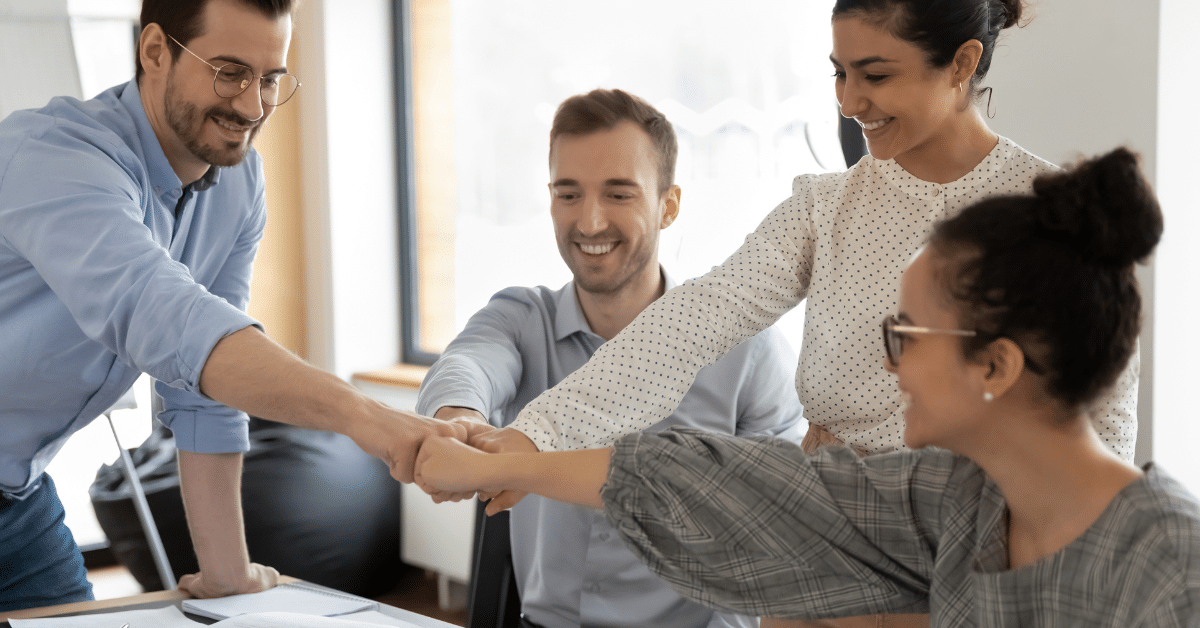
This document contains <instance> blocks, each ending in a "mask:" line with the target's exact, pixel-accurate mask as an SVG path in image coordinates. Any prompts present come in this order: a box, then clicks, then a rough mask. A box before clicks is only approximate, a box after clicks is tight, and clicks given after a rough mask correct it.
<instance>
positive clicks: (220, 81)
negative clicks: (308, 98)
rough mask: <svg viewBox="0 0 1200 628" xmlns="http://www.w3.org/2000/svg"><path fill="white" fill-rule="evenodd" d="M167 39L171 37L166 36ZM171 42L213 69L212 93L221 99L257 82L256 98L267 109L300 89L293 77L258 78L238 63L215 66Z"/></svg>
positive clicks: (174, 40)
mask: <svg viewBox="0 0 1200 628" xmlns="http://www.w3.org/2000/svg"><path fill="white" fill-rule="evenodd" d="M167 37H171V36H170V35H167ZM171 41H173V42H175V43H176V44H178V45H179V47H180V48H183V49H184V50H187V52H188V54H190V55H192V56H193V57H196V58H197V59H200V62H201V63H203V64H204V65H207V66H208V67H210V68H212V69H213V72H215V73H216V75H215V76H214V77H213V91H214V92H216V93H217V95H218V96H220V97H221V98H233V97H234V96H237V95H238V94H240V93H242V92H244V91H246V88H247V87H250V84H251V83H253V82H255V81H257V82H258V97H259V98H260V99H261V100H262V103H263V104H264V105H266V106H268V107H278V106H279V105H282V104H283V103H285V102H287V101H288V99H290V98H291V97H292V95H293V94H295V93H296V89H297V88H299V87H300V81H299V79H297V78H296V77H295V76H293V75H291V74H286V73H278V74H270V75H267V76H258V75H256V74H255V73H254V70H251V69H250V68H248V67H246V66H244V65H242V64H240V63H226V64H225V65H221V66H216V65H213V64H211V63H209V62H207V61H205V60H204V59H203V58H201V57H200V55H198V54H196V53H194V52H192V51H191V50H188V47H187V46H185V45H183V44H180V43H179V40H178V39H175V38H174V37H171Z"/></svg>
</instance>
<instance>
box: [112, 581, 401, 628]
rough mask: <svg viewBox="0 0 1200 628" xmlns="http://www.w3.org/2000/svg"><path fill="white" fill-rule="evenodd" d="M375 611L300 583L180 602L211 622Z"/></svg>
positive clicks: (371, 606)
mask: <svg viewBox="0 0 1200 628" xmlns="http://www.w3.org/2000/svg"><path fill="white" fill-rule="evenodd" d="M378 609H379V603H378V602H373V601H371V600H368V599H367V598H363V597H358V596H356V595H350V594H348V593H341V592H339V591H332V590H330V589H323V588H320V587H314V586H312V585H308V584H305V583H303V582H291V583H288V584H281V585H279V586H277V587H275V588H273V589H267V590H266V591H262V592H260V593H246V594H243V595H231V596H229V597H218V598H211V599H207V600H184V601H183V610H184V612H187V613H192V614H193V615H200V616H201V617H209V618H212V619H227V618H230V617H237V616H239V615H249V614H252V613H271V612H290V613H297V614H300V615H317V616H324V617H331V616H334V615H345V614H347V613H356V612H359V611H366V610H378ZM118 625H119V624H118Z"/></svg>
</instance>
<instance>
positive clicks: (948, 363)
mask: <svg viewBox="0 0 1200 628" xmlns="http://www.w3.org/2000/svg"><path fill="white" fill-rule="evenodd" d="M935 263H936V259H935V257H934V255H933V254H932V253H931V252H930V251H929V250H928V249H925V250H923V251H921V253H920V254H918V255H917V257H916V258H914V259H913V261H912V263H911V264H909V266H908V268H906V269H905V270H904V277H903V279H902V280H901V284H900V303H899V312H898V313H897V315H896V317H897V318H898V319H899V320H900V323H901V324H903V325H914V326H920V327H929V328H933V329H958V328H960V327H961V326H960V324H959V322H958V319H957V317H956V316H955V313H954V311H953V310H952V309H951V307H950V306H949V304H948V303H947V302H946V297H945V296H944V294H943V291H942V289H941V286H940V285H939V283H938V282H937V279H936V276H935V274H934V270H935ZM902 336H903V338H904V340H903V344H904V351H903V354H902V355H901V356H900V358H899V359H898V364H897V365H894V366H893V365H892V364H891V363H889V362H888V361H887V360H886V359H885V360H884V365H885V368H887V370H888V371H890V372H892V373H895V374H896V375H897V376H898V378H899V379H898V384H899V386H900V390H901V392H902V393H903V394H904V397H905V403H906V406H907V408H906V411H905V418H904V444H905V445H907V446H908V447H911V448H913V449H917V448H921V447H925V446H927V445H936V446H938V447H944V448H947V449H951V450H953V451H958V452H962V451H963V449H964V448H963V445H964V443H965V442H966V440H964V439H968V440H969V439H971V437H972V435H973V434H978V430H977V427H978V425H979V422H980V420H981V415H982V414H983V410H984V406H985V402H984V401H983V391H984V387H983V382H984V380H985V378H986V373H987V371H988V366H987V365H986V364H976V363H973V362H968V361H967V360H966V358H964V357H963V352H962V341H961V339H960V338H959V337H958V336H954V335H950V334H902Z"/></svg>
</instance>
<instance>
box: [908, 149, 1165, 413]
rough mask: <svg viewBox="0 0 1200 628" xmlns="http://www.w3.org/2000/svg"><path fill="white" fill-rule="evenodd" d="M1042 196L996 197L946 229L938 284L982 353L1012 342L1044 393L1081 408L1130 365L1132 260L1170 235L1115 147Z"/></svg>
mask: <svg viewBox="0 0 1200 628" xmlns="http://www.w3.org/2000/svg"><path fill="white" fill-rule="evenodd" d="M1033 190H1034V193H1033V194H1031V195H1021V196H998V197H992V198H989V199H986V200H984V201H981V202H979V203H976V204H975V205H972V206H970V207H968V208H967V209H965V210H963V212H962V213H960V214H959V215H958V216H956V217H954V218H951V219H948V220H946V221H944V222H941V223H939V224H938V225H937V226H936V227H935V228H934V232H933V235H932V236H931V238H930V243H929V244H930V247H931V249H932V251H933V252H934V254H935V255H936V257H937V259H938V260H939V263H938V264H936V267H937V271H936V274H937V279H938V281H939V282H940V283H941V284H942V286H943V289H944V293H945V294H946V295H947V297H948V298H949V300H950V303H951V305H952V306H954V307H955V309H956V311H957V312H958V316H959V323H960V324H961V325H962V326H963V327H964V328H966V329H974V330H976V331H977V332H978V335H977V336H975V337H973V338H965V339H963V354H964V356H966V357H967V358H968V359H971V358H972V357H973V356H975V355H977V354H978V352H979V351H980V350H982V349H983V348H984V347H986V346H987V345H988V344H989V343H991V342H992V341H993V340H995V339H997V338H1000V337H1007V338H1010V339H1012V340H1013V341H1014V342H1016V343H1017V344H1018V345H1020V346H1021V347H1022V349H1023V350H1024V351H1025V353H1026V356H1027V358H1028V360H1029V362H1028V363H1027V364H1028V366H1029V368H1030V369H1031V370H1033V371H1034V372H1037V373H1040V374H1041V375H1043V376H1044V377H1045V381H1046V384H1045V385H1046V390H1047V392H1048V393H1049V394H1050V395H1052V396H1053V397H1055V398H1056V399H1058V400H1060V401H1061V402H1063V403H1064V404H1067V405H1068V406H1071V407H1074V406H1085V405H1087V404H1088V403H1090V402H1092V401H1094V400H1095V399H1096V398H1098V397H1099V395H1100V393H1102V392H1104V391H1105V390H1106V389H1108V388H1109V387H1111V386H1112V385H1113V383H1115V382H1116V379H1117V377H1118V376H1120V374H1121V372H1122V371H1123V370H1124V368H1125V366H1126V364H1128V362H1129V359H1130V357H1131V356H1132V355H1133V352H1134V349H1135V348H1136V346H1137V338H1138V332H1139V330H1140V328H1141V316H1142V299H1141V294H1140V292H1139V290H1138V283H1137V278H1136V277H1135V276H1134V263H1135V262H1141V261H1144V260H1145V259H1146V258H1147V257H1148V256H1149V255H1150V254H1151V252H1153V251H1154V247H1155V245H1157V244H1158V241H1159V238H1160V237H1161V236H1162V229H1163V216H1162V210H1161V209H1160V208H1159V205H1158V201H1157V199H1156V198H1155V196H1154V193H1153V191H1152V190H1151V189H1150V186H1149V184H1148V183H1147V182H1146V179H1145V177H1143V176H1142V173H1141V171H1140V170H1139V169H1138V160H1137V156H1136V155H1134V154H1133V153H1132V152H1130V151H1129V150H1128V149H1126V148H1118V149H1116V150H1114V151H1112V152H1110V153H1107V154H1105V155H1102V156H1100V157H1097V158H1094V159H1091V160H1088V161H1085V162H1082V163H1081V164H1079V165H1078V166H1076V167H1074V168H1072V169H1070V170H1068V171H1065V172H1060V173H1054V174H1049V175H1043V176H1041V177H1039V178H1037V179H1036V180H1035V181H1034V184H1033Z"/></svg>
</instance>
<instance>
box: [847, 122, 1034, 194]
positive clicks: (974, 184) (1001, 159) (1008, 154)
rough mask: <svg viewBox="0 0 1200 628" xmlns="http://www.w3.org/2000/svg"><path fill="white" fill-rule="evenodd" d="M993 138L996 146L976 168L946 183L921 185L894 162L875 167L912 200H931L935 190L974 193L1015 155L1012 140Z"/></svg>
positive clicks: (885, 162) (1014, 146)
mask: <svg viewBox="0 0 1200 628" xmlns="http://www.w3.org/2000/svg"><path fill="white" fill-rule="evenodd" d="M997 137H998V138H999V139H998V141H997V142H996V146H995V147H993V148H992V150H991V151H989V152H988V154H987V155H985V156H984V158H983V160H982V161H980V162H979V163H978V164H976V165H975V167H974V168H972V169H971V171H970V172H968V173H967V174H965V175H963V176H962V177H959V178H958V179H956V180H954V181H951V182H950V183H943V184H938V183H930V182H929V181H922V180H921V179H918V178H916V177H914V176H913V175H911V174H909V172H908V171H907V170H905V169H904V168H902V167H900V164H898V163H896V160H895V159H889V160H887V161H878V160H876V161H875V164H876V167H877V168H879V170H880V172H882V173H883V175H884V176H886V177H887V178H888V180H889V181H891V182H892V184H893V185H895V186H896V187H898V188H900V189H901V190H903V191H904V192H906V193H907V194H910V195H912V196H932V195H933V192H934V190H938V189H940V190H944V191H946V192H947V193H948V194H951V195H954V194H960V193H978V191H979V182H981V181H995V179H996V175H997V174H999V173H1000V172H1001V171H1002V170H1003V169H1004V168H1005V166H1006V164H1007V163H1008V161H1009V160H1010V159H1012V156H1013V154H1014V153H1015V152H1016V146H1017V145H1016V144H1014V143H1013V141H1012V140H1010V139H1008V138H1007V137H1004V136H997ZM868 156H869V153H868ZM872 159H874V158H872Z"/></svg>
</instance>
